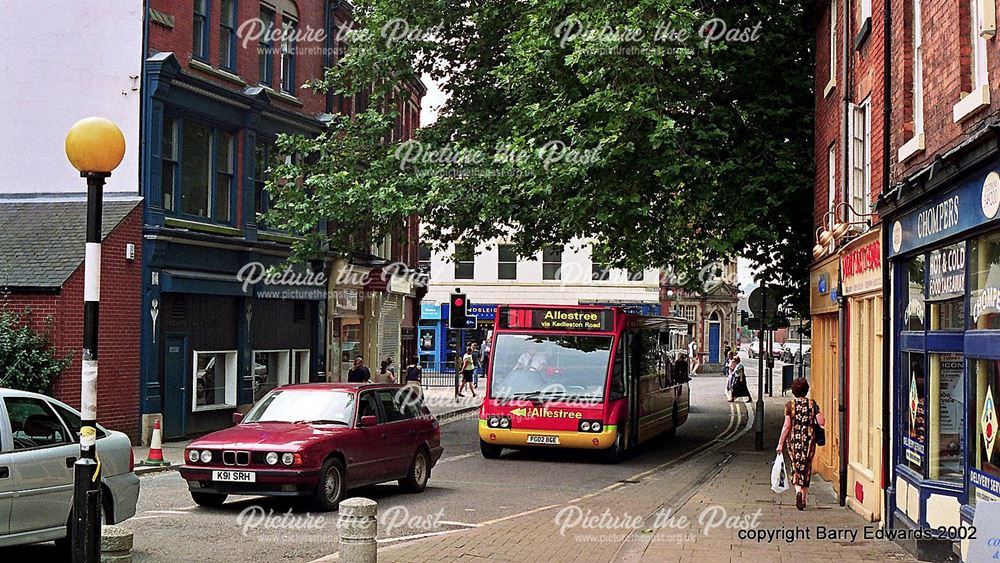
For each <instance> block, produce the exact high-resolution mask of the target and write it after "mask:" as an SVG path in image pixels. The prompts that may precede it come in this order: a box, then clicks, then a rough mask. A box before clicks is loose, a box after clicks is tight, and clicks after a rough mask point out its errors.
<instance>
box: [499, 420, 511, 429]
mask: <svg viewBox="0 0 1000 563" xmlns="http://www.w3.org/2000/svg"><path fill="white" fill-rule="evenodd" d="M509 427H510V419H509V418H501V419H500V428H509Z"/></svg>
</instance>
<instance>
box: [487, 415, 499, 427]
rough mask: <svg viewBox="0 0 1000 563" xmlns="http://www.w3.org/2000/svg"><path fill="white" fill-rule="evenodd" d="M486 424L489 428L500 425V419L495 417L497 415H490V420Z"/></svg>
mask: <svg viewBox="0 0 1000 563" xmlns="http://www.w3.org/2000/svg"><path fill="white" fill-rule="evenodd" d="M488 426H489V427H490V428H496V427H497V426H500V419H499V418H497V417H495V416H494V417H492V418H490V422H489V424H488Z"/></svg>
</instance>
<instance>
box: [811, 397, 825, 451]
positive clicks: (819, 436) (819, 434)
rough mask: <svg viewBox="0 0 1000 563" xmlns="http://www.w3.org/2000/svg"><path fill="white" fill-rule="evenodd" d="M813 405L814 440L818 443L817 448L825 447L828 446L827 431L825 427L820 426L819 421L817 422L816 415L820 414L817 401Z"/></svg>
mask: <svg viewBox="0 0 1000 563" xmlns="http://www.w3.org/2000/svg"><path fill="white" fill-rule="evenodd" d="M812 404H813V409H812V410H813V439H814V440H815V441H816V445H817V446H825V445H826V430H824V429H823V427H822V426H821V425H820V423H819V421H818V420H816V415H817V414H818V413H817V412H816V401H813V402H812Z"/></svg>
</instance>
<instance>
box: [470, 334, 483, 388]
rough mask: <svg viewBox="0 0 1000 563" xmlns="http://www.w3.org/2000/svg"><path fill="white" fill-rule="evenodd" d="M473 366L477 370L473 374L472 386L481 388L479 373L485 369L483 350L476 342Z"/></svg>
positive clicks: (473, 351)
mask: <svg viewBox="0 0 1000 563" xmlns="http://www.w3.org/2000/svg"><path fill="white" fill-rule="evenodd" d="M472 367H473V369H474V370H475V371H474V373H473V374H472V387H473V389H479V374H480V373H482V371H483V352H482V350H481V349H480V348H479V344H476V343H475V342H473V343H472Z"/></svg>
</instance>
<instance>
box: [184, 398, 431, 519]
mask: <svg viewBox="0 0 1000 563" xmlns="http://www.w3.org/2000/svg"><path fill="white" fill-rule="evenodd" d="M233 421H234V422H236V423H237V424H236V426H233V427H232V428H228V429H226V430H220V431H218V432H213V433H211V434H208V435H206V436H203V437H201V438H198V439H197V440H195V441H193V442H191V443H190V444H189V445H188V447H187V449H186V450H185V452H184V458H185V463H184V465H182V466H181V467H180V473H181V477H183V478H184V479H185V480H186V481H187V482H188V488H189V489H190V492H191V497H192V498H193V499H194V501H195V502H196V503H197V504H199V505H201V506H219V505H221V504H222V503H223V502H224V501H225V500H226V497H227V496H228V495H230V494H238V495H268V496H299V497H309V498H311V500H312V501H313V503H314V505H315V506H316V507H317V508H319V509H321V510H334V509H336V508H337V505H338V503H339V502H340V500H341V498H343V496H344V493H345V492H346V491H347V489H350V488H355V487H360V486H363V485H371V484H375V483H384V482H386V481H393V480H398V481H399V484H400V486H401V487H402V488H403V489H404V490H406V491H408V492H421V491H423V490H424V487H425V486H426V485H427V480H428V479H429V478H430V474H431V468H433V467H434V464H436V463H437V461H438V459H440V457H441V453H442V452H443V448H442V447H441V429H440V427H439V426H438V422H437V419H435V418H434V416H433V415H432V414H431V413H430V411H429V410H427V407H425V406H424V405H423V403H422V402H421V401H420V398H419V391H418V390H416V389H415V388H413V387H408V386H401V385H375V384H356V383H354V384H352V383H313V384H303V385H290V386H287V387H279V388H278V389H275V390H273V391H271V392H270V393H268V394H267V395H265V396H264V398H263V399H261V400H260V401H259V402H258V403H257V404H255V405H254V406H253V408H252V409H251V410H250V412H248V413H247V414H246V416H241V415H239V414H234V415H233Z"/></svg>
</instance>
